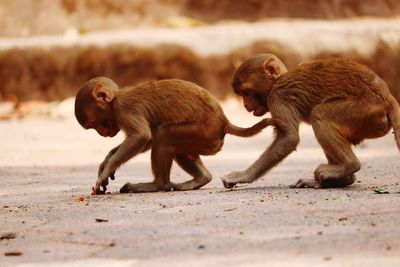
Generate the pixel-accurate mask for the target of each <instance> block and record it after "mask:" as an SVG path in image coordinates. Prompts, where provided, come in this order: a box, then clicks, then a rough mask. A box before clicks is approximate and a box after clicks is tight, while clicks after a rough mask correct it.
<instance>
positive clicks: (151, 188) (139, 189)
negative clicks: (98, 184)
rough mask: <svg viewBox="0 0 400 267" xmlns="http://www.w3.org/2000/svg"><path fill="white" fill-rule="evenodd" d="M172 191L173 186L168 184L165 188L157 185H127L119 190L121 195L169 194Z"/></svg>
mask: <svg viewBox="0 0 400 267" xmlns="http://www.w3.org/2000/svg"><path fill="white" fill-rule="evenodd" d="M171 190H172V184H171V183H167V184H165V185H163V186H158V185H157V184H155V183H137V184H131V183H126V184H125V185H124V186H123V187H121V189H120V190H119V192H120V193H147V192H159V191H164V192H169V191H171Z"/></svg>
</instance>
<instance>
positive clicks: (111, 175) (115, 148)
mask: <svg viewBox="0 0 400 267" xmlns="http://www.w3.org/2000/svg"><path fill="white" fill-rule="evenodd" d="M118 148H119V146H116V147H114V148H113V149H111V150H110V152H108V154H107V156H106V157H105V159H104V160H103V162H102V163H100V166H99V170H98V173H97V175H98V176H100V175H101V173H102V172H103V170H104V168H105V167H106V165H107V163H108V161H109V160H110V158H111V156H112V155H114V154H115V152H117V150H118ZM110 179H111V180H115V172H113V173H111V174H110ZM107 185H108V179H107V182H105V183H104V184H102V186H103V188H104V191H106V186H107Z"/></svg>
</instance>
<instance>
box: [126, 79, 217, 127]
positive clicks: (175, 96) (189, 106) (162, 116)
mask: <svg viewBox="0 0 400 267" xmlns="http://www.w3.org/2000/svg"><path fill="white" fill-rule="evenodd" d="M121 93H122V94H124V95H125V97H123V99H125V101H122V102H121V103H120V105H121V108H122V110H126V111H128V112H132V113H133V114H138V115H139V114H140V113H141V114H143V115H144V116H145V117H146V118H147V119H148V120H149V121H151V122H152V123H153V124H155V125H154V126H157V125H160V124H169V123H170V124H176V123H188V122H196V121H202V122H206V123H207V122H208V121H210V122H212V120H223V119H224V118H225V115H224V114H223V111H222V108H221V107H220V105H219V104H218V101H217V99H216V98H215V97H214V96H213V95H212V94H211V93H210V92H208V91H207V90H206V89H204V88H202V87H200V86H198V85H196V84H194V83H192V82H188V81H184V80H178V79H167V80H159V81H148V82H144V83H141V84H138V85H136V86H133V87H127V88H123V89H121Z"/></svg>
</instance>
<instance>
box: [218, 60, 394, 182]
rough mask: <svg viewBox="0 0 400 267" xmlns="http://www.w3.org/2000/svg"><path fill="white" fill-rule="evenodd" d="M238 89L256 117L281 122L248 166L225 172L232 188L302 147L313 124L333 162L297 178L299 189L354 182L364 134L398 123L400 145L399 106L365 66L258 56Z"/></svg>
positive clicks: (236, 83) (244, 69)
mask: <svg viewBox="0 0 400 267" xmlns="http://www.w3.org/2000/svg"><path fill="white" fill-rule="evenodd" d="M232 87H233V90H234V92H235V93H236V94H238V95H239V96H241V97H242V99H243V105H244V107H245V109H246V110H247V111H248V112H252V113H253V115H254V116H263V115H264V114H266V113H267V112H269V113H270V115H271V117H272V118H276V119H278V120H277V121H276V122H277V125H275V126H274V135H275V136H274V140H273V142H272V144H271V145H270V146H269V147H268V148H267V149H266V150H265V151H264V152H263V153H262V154H261V155H260V156H259V158H258V159H257V160H256V161H255V162H254V163H253V164H252V165H250V166H249V167H248V168H247V169H246V170H244V171H237V172H232V173H230V174H228V175H225V176H223V177H222V182H223V184H224V186H225V187H226V188H232V187H234V186H235V185H236V184H238V183H251V182H253V181H255V180H257V179H258V178H260V177H261V176H263V175H264V174H266V173H267V172H268V171H269V170H270V169H271V168H273V167H274V166H276V165H277V164H278V163H280V162H281V161H282V160H283V159H285V158H286V157H287V156H288V155H289V154H290V153H292V152H293V151H295V150H296V148H297V145H298V144H299V142H300V138H299V125H300V123H302V122H304V123H307V124H309V125H311V126H312V129H313V131H314V134H315V137H316V139H317V141H318V143H319V144H320V146H321V147H322V150H323V152H324V154H325V156H326V159H327V164H321V165H319V166H317V168H316V169H315V170H314V179H299V180H298V181H297V182H296V183H295V184H293V185H291V187H293V188H317V189H318V188H332V187H346V186H348V185H351V184H353V183H354V182H355V180H356V178H355V173H356V172H357V171H359V170H360V168H361V163H360V161H359V160H358V158H357V157H356V155H355V154H354V152H353V150H352V145H357V144H359V143H360V142H361V141H363V140H364V139H371V138H378V137H381V136H384V135H386V134H387V133H388V132H389V131H390V129H391V128H393V132H394V137H395V141H396V144H397V147H398V148H399V150H400V109H399V105H398V103H397V101H396V100H395V98H394V97H393V96H392V95H391V94H390V92H389V89H388V86H387V85H386V83H385V82H384V81H383V80H382V79H381V78H380V77H378V75H377V74H375V73H374V72H373V71H372V70H371V69H369V68H368V67H367V66H364V65H361V64H359V63H356V62H354V61H351V60H348V59H339V58H330V59H323V60H315V61H311V62H306V63H302V64H300V65H299V66H297V67H296V68H294V69H293V70H290V71H288V70H287V68H286V66H285V65H284V64H283V62H282V61H281V60H279V58H278V57H277V56H275V55H273V54H257V55H254V56H252V57H250V58H248V59H247V60H245V61H244V62H243V63H242V64H241V65H240V66H239V67H238V68H237V69H236V71H235V72H234V74H233V78H232Z"/></svg>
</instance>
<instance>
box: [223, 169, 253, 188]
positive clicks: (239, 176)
mask: <svg viewBox="0 0 400 267" xmlns="http://www.w3.org/2000/svg"><path fill="white" fill-rule="evenodd" d="M252 181H253V180H252V179H251V178H250V175H248V174H247V173H246V172H245V171H243V172H231V173H230V174H228V175H225V176H224V177H222V183H223V184H224V186H225V188H228V189H230V188H232V187H234V186H235V185H236V184H238V183H241V184H242V183H250V182H252Z"/></svg>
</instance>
